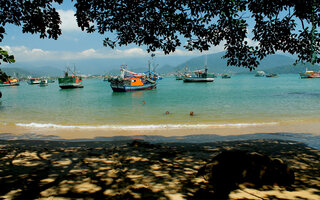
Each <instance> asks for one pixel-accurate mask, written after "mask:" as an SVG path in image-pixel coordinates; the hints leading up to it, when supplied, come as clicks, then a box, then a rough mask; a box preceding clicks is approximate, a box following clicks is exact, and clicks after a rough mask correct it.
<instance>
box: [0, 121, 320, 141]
mask: <svg viewBox="0 0 320 200" xmlns="http://www.w3.org/2000/svg"><path fill="white" fill-rule="evenodd" d="M319 130H320V123H318V122H303V123H295V124H293V123H283V122H279V123H278V122H269V123H251V124H250V123H241V124H239V123H238V124H229V125H225V126H220V125H215V124H212V125H211V124H209V125H201V124H199V125H189V124H186V125H175V124H172V125H151V126H148V125H146V126H144V125H142V126H140V125H137V126H122V127H121V126H114V128H112V127H108V126H107V127H104V126H101V127H99V126H98V127H95V126H86V125H84V127H81V126H66V127H64V126H62V127H59V126H54V125H48V126H44V127H38V126H33V125H32V124H31V125H30V126H28V125H26V126H13V125H6V124H3V125H2V126H0V136H1V134H4V133H10V134H16V135H23V134H26V133H33V134H39V135H43V136H56V137H59V138H61V139H79V138H82V139H93V138H96V137H114V136H135V135H148V136H152V135H159V136H164V137H171V136H186V135H203V134H214V135H220V136H230V135H244V134H256V133H270V134H271V133H298V134H300V133H304V134H311V135H316V136H318V135H320V132H319Z"/></svg>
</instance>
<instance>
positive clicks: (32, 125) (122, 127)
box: [16, 122, 279, 130]
mask: <svg viewBox="0 0 320 200" xmlns="http://www.w3.org/2000/svg"><path fill="white" fill-rule="evenodd" d="M277 124H279V123H278V122H267V123H235V124H152V125H97V126H91V125H59V124H51V123H49V124H40V123H29V124H24V123H17V124H16V125H17V126H22V127H30V128H59V129H60V128H61V129H62V128H64V129H115V130H117V129H119V130H148V129H179V128H210V127H212V128H215V127H221V128H224V127H235V128H237V127H238V128H241V127H248V126H264V125H277Z"/></svg>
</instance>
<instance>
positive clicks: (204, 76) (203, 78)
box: [183, 56, 216, 82]
mask: <svg viewBox="0 0 320 200" xmlns="http://www.w3.org/2000/svg"><path fill="white" fill-rule="evenodd" d="M205 58H206V60H205V65H204V69H202V70H195V71H193V73H194V75H191V76H184V77H183V82H213V81H214V78H215V77H216V75H215V74H214V73H208V67H207V56H206V57H205Z"/></svg>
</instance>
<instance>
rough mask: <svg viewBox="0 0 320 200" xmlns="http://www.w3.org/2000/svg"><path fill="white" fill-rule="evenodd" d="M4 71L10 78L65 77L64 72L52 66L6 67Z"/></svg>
mask: <svg viewBox="0 0 320 200" xmlns="http://www.w3.org/2000/svg"><path fill="white" fill-rule="evenodd" d="M2 70H3V71H4V72H5V73H6V74H8V75H10V76H17V77H27V76H31V77H42V76H61V75H63V71H62V70H60V69H57V68H54V67H50V66H43V67H33V66H24V67H21V66H17V67H11V65H9V66H5V67H3V68H2Z"/></svg>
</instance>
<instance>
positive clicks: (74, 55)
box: [2, 46, 150, 62]
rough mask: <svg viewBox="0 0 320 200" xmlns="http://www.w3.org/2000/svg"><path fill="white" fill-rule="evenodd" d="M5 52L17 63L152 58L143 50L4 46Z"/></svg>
mask: <svg viewBox="0 0 320 200" xmlns="http://www.w3.org/2000/svg"><path fill="white" fill-rule="evenodd" d="M2 48H3V49H4V50H6V51H8V52H9V53H10V54H13V55H14V56H15V59H16V61H20V62H30V61H50V60H56V59H59V60H82V59H112V58H128V57H148V56H150V55H149V54H148V53H147V52H146V51H145V50H143V49H141V48H136V47H135V48H129V49H124V50H119V49H117V50H110V49H107V48H105V49H92V48H91V49H86V50H83V51H78V52H72V51H47V50H43V49H39V48H34V49H30V48H28V47H26V46H3V47H2Z"/></svg>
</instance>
